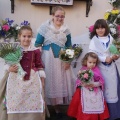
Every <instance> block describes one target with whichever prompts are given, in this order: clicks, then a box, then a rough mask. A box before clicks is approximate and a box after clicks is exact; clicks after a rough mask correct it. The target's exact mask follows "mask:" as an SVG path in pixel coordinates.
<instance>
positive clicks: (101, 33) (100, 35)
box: [96, 27, 105, 37]
mask: <svg viewBox="0 0 120 120" xmlns="http://www.w3.org/2000/svg"><path fill="white" fill-rule="evenodd" d="M96 33H97V35H98V36H99V37H103V36H105V28H101V27H100V28H97V29H96Z"/></svg>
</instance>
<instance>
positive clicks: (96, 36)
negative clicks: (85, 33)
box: [89, 19, 120, 120]
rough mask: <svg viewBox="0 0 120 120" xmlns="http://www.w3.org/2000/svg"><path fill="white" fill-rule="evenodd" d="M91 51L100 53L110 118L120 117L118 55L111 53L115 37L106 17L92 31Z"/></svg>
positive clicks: (111, 119)
mask: <svg viewBox="0 0 120 120" xmlns="http://www.w3.org/2000/svg"><path fill="white" fill-rule="evenodd" d="M90 37H91V39H92V40H91V41H90V45H89V51H91V52H94V53H96V54H97V55H98V57H99V60H100V64H99V68H100V71H101V73H102V75H103V78H104V80H105V90H104V96H105V100H106V102H107V104H108V109H109V112H110V118H109V119H110V120H114V119H117V118H120V77H119V74H118V70H117V68H116V65H115V60H117V59H118V58H119V56H118V55H115V54H111V53H110V46H111V44H112V42H113V38H112V37H111V35H110V34H109V28H108V25H107V23H106V21H105V20H104V19H98V20H97V21H96V22H95V24H94V28H93V31H92V32H91V35H90Z"/></svg>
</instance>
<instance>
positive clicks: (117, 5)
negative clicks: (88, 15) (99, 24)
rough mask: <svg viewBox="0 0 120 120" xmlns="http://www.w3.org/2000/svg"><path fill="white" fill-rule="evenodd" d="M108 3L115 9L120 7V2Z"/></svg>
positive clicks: (113, 0) (110, 0)
mask: <svg viewBox="0 0 120 120" xmlns="http://www.w3.org/2000/svg"><path fill="white" fill-rule="evenodd" d="M108 2H109V3H110V4H111V5H112V6H113V7H115V8H119V7H120V0H109V1H108Z"/></svg>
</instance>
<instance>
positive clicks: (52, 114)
mask: <svg viewBox="0 0 120 120" xmlns="http://www.w3.org/2000/svg"><path fill="white" fill-rule="evenodd" d="M67 108H68V106H65V105H62V106H60V109H61V111H62V113H63V114H64V115H63V116H62V117H61V118H59V117H58V116H57V115H56V113H55V111H54V109H53V107H52V106H48V109H49V112H50V118H47V117H46V120H76V119H74V118H70V117H68V116H67V115H66V111H67Z"/></svg>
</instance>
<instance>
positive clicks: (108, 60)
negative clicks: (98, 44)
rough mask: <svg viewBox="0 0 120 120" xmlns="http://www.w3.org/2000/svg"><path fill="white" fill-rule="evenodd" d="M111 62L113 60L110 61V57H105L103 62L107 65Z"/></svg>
mask: <svg viewBox="0 0 120 120" xmlns="http://www.w3.org/2000/svg"><path fill="white" fill-rule="evenodd" d="M112 60H113V59H112V58H111V57H106V60H105V62H106V63H108V64H109V63H111V62H112Z"/></svg>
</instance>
